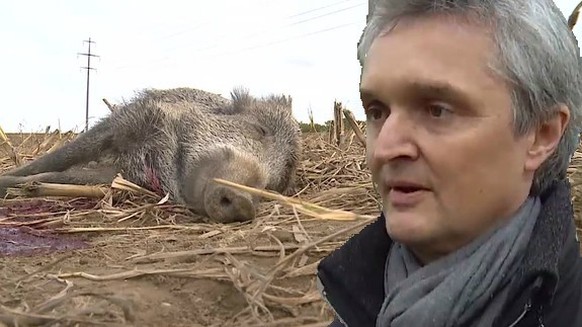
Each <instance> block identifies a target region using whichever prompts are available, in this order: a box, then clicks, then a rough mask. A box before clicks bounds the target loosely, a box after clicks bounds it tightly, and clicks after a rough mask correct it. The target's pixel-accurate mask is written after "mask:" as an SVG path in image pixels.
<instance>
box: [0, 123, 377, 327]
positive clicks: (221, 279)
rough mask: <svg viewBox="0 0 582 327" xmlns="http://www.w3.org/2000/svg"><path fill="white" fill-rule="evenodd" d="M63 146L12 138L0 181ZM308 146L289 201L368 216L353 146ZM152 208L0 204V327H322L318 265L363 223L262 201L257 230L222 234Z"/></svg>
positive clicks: (371, 199)
mask: <svg viewBox="0 0 582 327" xmlns="http://www.w3.org/2000/svg"><path fill="white" fill-rule="evenodd" d="M71 137H73V136H72V135H61V134H58V133H55V134H53V135H52V136H51V135H49V134H47V135H44V134H41V135H9V139H10V140H11V141H12V142H11V143H12V146H6V145H5V147H4V150H6V151H4V152H5V153H4V152H1V148H2V147H0V155H1V156H0V171H4V170H6V169H9V168H10V167H12V166H14V165H15V162H18V161H19V160H20V161H26V160H30V159H32V158H34V157H36V156H38V155H40V154H41V153H43V152H45V151H47V150H50V149H51V147H52V148H53V149H54V147H56V146H58V145H60V144H62V143H63V142H66V141H67V140H69V139H70V138H71ZM305 140H306V144H305V146H306V153H305V158H304V160H303V161H302V165H301V167H300V170H299V172H298V175H299V185H298V186H299V187H298V190H297V191H298V192H297V193H298V194H297V196H299V197H300V198H301V199H302V200H304V201H309V202H311V203H317V204H318V205H321V206H323V207H327V208H333V209H342V208H346V209H348V210H349V211H351V212H354V213H357V214H362V215H368V218H369V217H373V216H374V215H376V213H377V210H378V206H377V202H376V198H375V196H374V194H375V193H374V190H373V188H372V186H371V184H370V183H369V182H368V180H369V176H368V173H367V172H366V170H365V164H364V158H363V148H362V147H360V146H358V144H357V143H356V142H355V141H354V140H353V136H352V137H351V139H349V140H348V141H349V142H350V144H351V145H350V144H348V145H344V146H343V147H342V148H338V147H335V146H334V145H331V144H329V143H327V142H325V141H324V140H323V138H322V136H321V135H314V134H309V136H306V138H305ZM348 141H346V142H348ZM0 142H1V141H0ZM55 144H56V145H55ZM15 154H16V155H15ZM0 201H1V200H0ZM156 201H159V199H148V198H144V197H140V196H133V195H131V194H130V195H126V196H122V197H120V198H113V197H107V196H105V197H103V198H94V199H90V198H83V197H77V198H71V197H68V198H48V197H45V198H43V197H37V198H32V199H27V198H21V199H16V200H14V199H13V200H5V201H4V202H1V203H0V304H1V306H0V326H1V324H2V323H4V324H5V325H7V326H41V325H43V326H45V325H46V326H93V325H106V326H327V325H328V324H329V323H330V321H331V315H330V313H329V311H328V309H327V306H326V305H325V303H324V302H323V301H322V300H321V298H320V296H319V293H318V291H317V289H316V286H315V280H314V273H315V268H316V265H317V263H318V262H319V260H320V259H321V258H322V257H324V256H325V255H327V254H329V253H330V252H331V251H332V250H333V249H335V248H336V247H338V246H339V245H341V244H342V243H343V242H344V241H345V239H346V238H347V237H348V236H349V235H351V234H352V233H354V232H355V231H357V230H358V229H359V228H360V227H361V226H362V225H363V224H366V223H367V221H368V220H367V219H357V220H350V221H340V220H333V219H322V212H321V210H319V211H318V209H317V208H315V209H314V208H313V207H312V206H309V205H303V206H302V205H301V204H299V205H290V204H288V203H287V204H286V203H285V202H284V201H283V202H280V201H279V202H278V201H273V200H268V199H266V200H265V201H263V203H262V204H261V207H260V213H259V215H258V218H257V219H256V221H254V222H252V223H247V224H238V225H234V224H231V225H219V224H210V223H206V222H204V221H201V218H200V217H197V216H193V215H191V214H189V213H187V212H186V211H185V210H183V209H182V208H180V207H179V206H175V205H173V204H171V203H168V202H166V203H163V204H160V205H156ZM332 214H333V212H332ZM338 217H339V216H338ZM353 226H356V227H355V228H353ZM342 231H343V232H342ZM334 233H336V234H337V235H334ZM278 263H279V265H277V264H278Z"/></svg>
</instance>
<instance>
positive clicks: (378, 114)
mask: <svg viewBox="0 0 582 327" xmlns="http://www.w3.org/2000/svg"><path fill="white" fill-rule="evenodd" d="M366 117H367V118H368V120H370V121H374V120H379V119H382V118H383V117H384V110H383V109H382V108H380V107H378V106H375V105H372V106H369V107H368V109H367V110H366Z"/></svg>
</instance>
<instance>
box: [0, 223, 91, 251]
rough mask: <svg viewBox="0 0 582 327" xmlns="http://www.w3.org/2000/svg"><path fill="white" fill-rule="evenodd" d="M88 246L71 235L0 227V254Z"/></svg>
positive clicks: (24, 228) (23, 228) (61, 249)
mask: <svg viewBox="0 0 582 327" xmlns="http://www.w3.org/2000/svg"><path fill="white" fill-rule="evenodd" d="M88 246H89V245H88V244H87V243H86V242H85V241H83V240H82V239H79V238H76V237H73V236H71V235H54V234H51V233H48V232H46V231H38V230H34V229H32V228H28V227H0V256H9V255H11V256H22V255H38V254H46V253H48V252H55V251H63V250H74V249H81V248H86V247H88Z"/></svg>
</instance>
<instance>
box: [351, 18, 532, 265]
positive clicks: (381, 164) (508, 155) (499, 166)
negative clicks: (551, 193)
mask: <svg viewBox="0 0 582 327" xmlns="http://www.w3.org/2000/svg"><path fill="white" fill-rule="evenodd" d="M486 33H487V30H485V29H482V28H480V27H478V26H471V25H468V24H465V23H462V22H460V21H456V22H455V21H453V20H452V19H447V18H443V17H438V16H435V17H430V18H423V19H418V20H410V21H402V22H400V24H399V25H398V26H397V27H396V28H395V29H393V30H392V31H391V32H389V33H388V34H386V35H384V36H380V37H379V38H377V39H376V41H375V42H374V44H373V45H372V47H371V49H370V51H369V52H368V55H367V59H366V63H365V67H364V71H363V75H362V81H361V92H362V102H363V106H364V109H365V111H366V114H367V117H368V125H367V128H368V149H367V152H368V153H367V158H368V162H369V166H370V168H371V171H372V174H373V179H374V181H375V182H376V183H377V184H378V187H379V191H380V195H381V196H382V200H383V204H384V213H385V215H386V219H387V226H386V227H387V231H388V233H389V234H390V236H391V237H392V238H393V239H394V240H396V241H399V242H401V243H404V244H407V245H408V246H410V247H411V248H412V249H413V251H414V252H415V253H416V254H417V256H419V257H420V259H421V260H423V261H430V260H432V259H434V258H436V257H439V256H441V255H444V254H446V253H449V252H451V251H454V250H456V249H458V248H459V247H461V246H462V245H465V244H466V243H468V242H470V241H471V240H472V239H473V238H475V237H476V236H477V235H479V234H481V233H483V232H484V231H485V230H486V229H488V228H489V227H491V226H492V225H493V224H494V223H496V222H498V221H500V220H503V219H506V218H508V217H509V216H510V215H511V214H513V213H514V212H515V211H516V210H517V209H518V207H519V206H520V205H521V204H522V203H523V201H524V200H525V198H526V197H527V194H528V192H529V188H530V185H531V180H532V176H533V175H532V174H533V171H528V170H526V169H525V167H524V165H525V163H526V161H527V156H528V154H527V153H528V149H530V147H531V145H532V142H533V141H532V137H531V136H524V137H522V138H516V137H514V135H513V133H512V128H511V121H512V110H511V105H512V103H511V98H510V93H509V89H508V88H507V85H506V84H505V83H504V82H503V81H502V80H501V79H500V78H498V77H496V76H494V75H493V74H492V72H491V70H490V69H489V68H488V67H487V65H488V64H489V63H490V62H491V59H492V58H493V55H494V53H493V50H494V48H493V43H492V42H491V40H490V39H489V38H488V35H487V34H486Z"/></svg>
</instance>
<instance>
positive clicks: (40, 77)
mask: <svg viewBox="0 0 582 327" xmlns="http://www.w3.org/2000/svg"><path fill="white" fill-rule="evenodd" d="M576 2H577V1H575V0H556V4H557V5H558V6H559V7H560V9H561V10H562V11H563V12H564V13H565V15H566V16H567V15H569V14H570V12H571V11H572V10H573V8H574V7H575V5H576ZM367 3H368V1H367V0H317V1H313V0H293V1H290V0H244V1H240V0H212V1H209V0H190V1H185V0H184V1H177V0H165V1H155V2H154V1H137V0H133V1H129V0H124V1H112V0H99V1H95V0H91V1H90V0H85V1H74V0H69V1H65V0H52V1H46V0H35V1H32V0H21V1H2V3H0V39H1V40H2V52H1V53H2V54H1V58H2V60H1V61H0V90H2V92H1V93H2V99H1V104H0V126H2V128H3V129H4V130H5V131H7V132H18V131H20V130H22V131H25V132H30V131H40V130H43V129H44V128H45V127H46V126H48V125H50V126H51V128H53V129H54V128H59V127H60V128H61V129H62V130H65V131H66V130H71V129H73V130H77V131H79V130H82V129H83V128H84V126H85V95H86V70H83V69H82V67H85V66H86V65H87V57H85V56H80V55H78V53H85V52H87V45H88V44H87V43H86V42H84V40H87V39H88V38H89V37H91V39H92V40H93V41H95V43H94V44H92V49H91V52H92V53H94V54H96V55H98V56H99V58H92V60H91V66H92V67H94V68H95V69H96V70H92V71H91V77H90V101H89V124H90V125H92V124H93V123H94V122H95V121H96V120H97V119H99V118H101V117H103V116H105V115H107V114H108V112H109V111H108V109H107V107H106V106H105V104H104V103H103V102H102V100H101V99H102V98H106V99H108V100H109V101H110V102H112V103H116V102H118V101H120V100H122V99H129V98H131V97H132V95H133V94H134V91H136V90H139V89H142V88H148V87H153V88H171V87H185V86H187V87H194V88H200V89H204V90H208V91H211V92H216V93H221V94H223V95H225V96H228V93H229V92H230V90H231V89H232V88H233V87H234V86H237V85H243V86H246V87H247V88H249V90H250V91H251V93H252V94H254V95H264V94H267V93H270V92H278V93H286V94H290V95H292V97H293V111H294V114H295V117H297V119H299V120H301V121H307V119H308V109H309V108H311V110H312V111H313V113H314V116H315V119H316V121H319V122H323V121H325V120H329V119H331V118H332V117H333V116H332V115H333V113H332V108H333V101H334V99H337V100H339V101H341V102H342V103H344V105H345V106H346V107H347V108H349V109H351V110H352V111H353V112H354V114H355V115H356V117H357V118H359V119H363V112H362V109H361V106H360V102H359V96H358V78H359V70H360V67H359V64H358V62H357V60H356V44H357V41H358V38H359V37H360V34H361V32H362V29H363V28H364V26H365V19H366V13H367ZM581 25H582V24H579V25H578V26H577V27H576V29H575V33H576V35H577V37H578V38H580V36H581V35H582V34H581V33H582V26H581Z"/></svg>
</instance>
